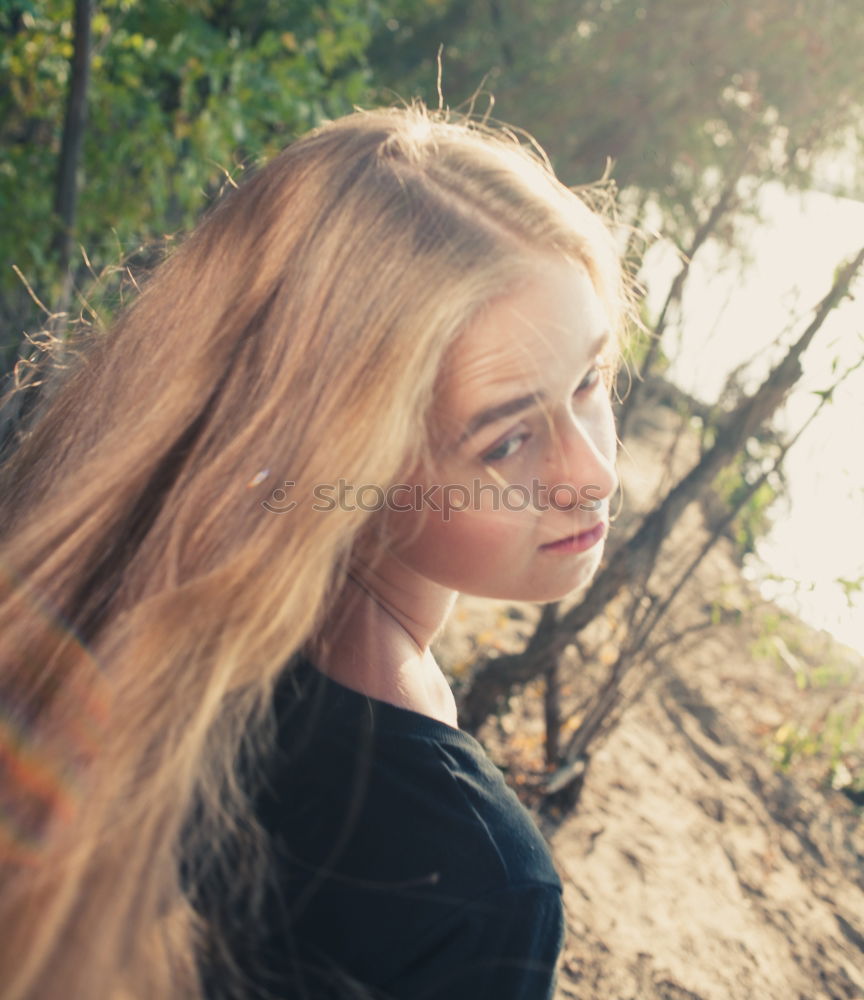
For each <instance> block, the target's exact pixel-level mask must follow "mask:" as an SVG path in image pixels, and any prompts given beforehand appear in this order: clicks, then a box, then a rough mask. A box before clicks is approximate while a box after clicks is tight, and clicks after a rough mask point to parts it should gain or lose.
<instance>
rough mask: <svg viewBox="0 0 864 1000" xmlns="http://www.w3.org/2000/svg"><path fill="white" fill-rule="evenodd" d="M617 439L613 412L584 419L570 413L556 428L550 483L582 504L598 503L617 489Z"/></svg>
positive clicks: (549, 460) (548, 469) (550, 457)
mask: <svg viewBox="0 0 864 1000" xmlns="http://www.w3.org/2000/svg"><path fill="white" fill-rule="evenodd" d="M616 450H617V440H616V436H615V425H614V423H613V420H612V415H611V413H610V414H609V415H608V416H604V417H603V418H602V419H600V420H598V419H592V420H583V419H580V418H579V417H578V416H575V415H573V414H570V415H569V416H568V417H566V418H564V419H563V420H562V421H561V422H560V426H558V427H556V428H555V433H554V434H553V439H552V444H551V454H550V456H549V459H548V465H547V470H546V473H547V480H548V482H547V486H548V488H549V489H550V490H554V488H555V487H556V486H558V487H561V489H559V490H558V492H559V493H560V494H563V493H564V492H566V493H567V494H568V495H569V496H571V497H572V498H573V500H574V501H578V502H579V503H580V504H581V505H582V506H587V505H592V506H594V505H599V503H601V502H603V501H606V500H608V499H609V498H610V497H611V496H612V495H613V494H614V493H615V491H616V490H617V489H618V473H617V472H616V470H615V453H616Z"/></svg>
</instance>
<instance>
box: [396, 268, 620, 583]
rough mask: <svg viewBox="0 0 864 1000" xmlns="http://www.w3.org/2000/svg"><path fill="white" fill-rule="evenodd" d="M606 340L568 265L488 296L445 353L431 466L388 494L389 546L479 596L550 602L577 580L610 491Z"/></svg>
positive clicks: (591, 294)
mask: <svg viewBox="0 0 864 1000" xmlns="http://www.w3.org/2000/svg"><path fill="white" fill-rule="evenodd" d="M607 341H608V332H607V320H606V315H605V311H604V309H603V307H602V305H601V302H600V300H599V298H598V296H597V294H596V292H595V290H594V286H593V284H592V282H591V280H590V278H589V276H588V273H587V271H586V270H585V269H584V267H582V266H581V265H579V264H576V263H572V262H569V261H563V260H552V259H550V260H545V259H541V260H538V266H537V277H536V279H535V280H533V281H532V282H531V283H530V284H529V285H528V286H527V287H525V288H523V289H522V290H520V291H517V292H515V293H514V294H512V295H510V296H508V297H506V298H505V299H502V300H499V301H497V302H496V303H495V304H494V305H492V306H490V307H489V308H488V309H487V310H486V311H485V312H484V313H483V314H482V315H481V317H480V318H479V319H478V320H477V321H476V322H475V323H474V324H473V325H472V326H471V327H470V328H469V329H468V330H467V331H466V332H465V333H464V334H463V335H462V337H461V338H460V339H459V341H457V343H456V344H454V346H453V349H452V350H451V352H450V354H449V356H448V361H447V364H446V366H445V369H444V371H443V373H442V379H441V383H440V392H439V394H438V396H437V398H436V403H435V407H434V413H433V418H434V440H433V446H434V455H435V463H436V464H435V468H434V469H427V470H422V471H418V472H416V473H415V474H413V475H412V476H410V477H409V478H408V479H407V480H406V482H405V486H406V489H405V490H404V491H402V492H401V496H398V495H397V496H395V499H396V500H401V501H402V502H401V503H400V504H399V506H400V507H401V508H402V509H401V510H400V511H399V512H397V513H393V514H392V515H391V521H390V527H391V529H393V530H395V540H394V542H393V544H392V547H391V553H392V554H393V555H396V556H397V558H398V559H399V560H400V561H401V562H403V563H404V564H405V565H406V566H407V567H409V568H410V569H411V570H413V571H415V572H416V573H419V574H420V575H422V576H424V577H426V578H428V579H429V580H431V581H434V582H435V583H438V584H440V585H442V586H445V587H448V588H451V589H453V590H458V591H461V592H463V593H469V594H475V595H478V596H483V597H492V598H500V599H507V600H524V601H541V602H542V601H553V600H557V599H559V598H561V597H563V596H565V595H566V594H568V593H570V592H571V591H573V590H576V589H578V588H581V587H584V586H585V585H586V584H587V583H588V582H589V580H590V579H591V577H592V576H593V574H594V572H595V571H596V569H597V567H598V565H599V563H600V559H601V556H602V553H603V546H604V539H605V534H606V530H607V528H608V522H609V499H610V497H611V496H612V494H613V493H614V492H615V489H616V487H617V477H616V473H615V468H614V463H615V451H616V437H615V428H614V424H613V419H612V408H611V403H610V399H609V394H608V390H607V387H606V384H605V382H604V378H603V367H604V364H605V363H606V361H607V359H608V343H607ZM408 487H410V490H409V489H408ZM394 506H395V504H394ZM436 507H437V508H438V509H435V508H436Z"/></svg>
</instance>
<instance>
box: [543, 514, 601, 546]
mask: <svg viewBox="0 0 864 1000" xmlns="http://www.w3.org/2000/svg"><path fill="white" fill-rule="evenodd" d="M605 534H606V522H605V521H598V523H597V524H595V525H594V527H593V528H589V529H588V530H587V531H583V532H581V533H580V534H578V535H569V536H568V537H567V538H559V539H558V541H557V542H547V543H546V544H545V545H541V546H540V549H541V551H542V552H585V551H586V549H590V548H592V547H593V546H594V545H596V544H597V543H598V542H599V541H600V539H601V538H602V537H603V536H604V535H605Z"/></svg>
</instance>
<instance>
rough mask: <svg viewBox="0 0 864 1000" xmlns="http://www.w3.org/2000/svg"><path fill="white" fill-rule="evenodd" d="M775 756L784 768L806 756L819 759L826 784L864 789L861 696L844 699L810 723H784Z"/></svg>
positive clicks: (774, 747) (777, 735)
mask: <svg viewBox="0 0 864 1000" xmlns="http://www.w3.org/2000/svg"><path fill="white" fill-rule="evenodd" d="M772 757H773V759H774V762H775V764H776V765H777V767H779V768H780V769H781V770H783V771H789V770H790V769H791V768H793V767H794V766H795V765H796V764H797V763H799V762H800V761H802V760H814V761H818V762H819V763H820V764H821V766H822V767H823V769H824V780H825V784H826V785H829V786H830V787H832V788H834V789H838V790H847V789H848V790H849V791H852V792H856V793H857V792H864V707H862V705H861V704H860V700H859V699H852V698H850V699H847V700H844V701H843V702H841V703H840V704H839V705H837V706H835V707H834V708H832V709H831V710H829V711H828V713H827V714H826V716H825V717H824V718H823V719H820V720H818V721H816V722H813V723H810V724H809V725H802V724H798V723H795V722H786V723H783V725H781V726H780V727H779V728H778V729H777V731H776V732H775V733H774V738H773V743H772Z"/></svg>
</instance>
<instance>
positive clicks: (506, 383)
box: [438, 261, 607, 405]
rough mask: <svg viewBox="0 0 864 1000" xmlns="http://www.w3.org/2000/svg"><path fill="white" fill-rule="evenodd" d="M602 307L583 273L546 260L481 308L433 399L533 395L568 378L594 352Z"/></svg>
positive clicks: (573, 266)
mask: <svg viewBox="0 0 864 1000" xmlns="http://www.w3.org/2000/svg"><path fill="white" fill-rule="evenodd" d="M606 326H607V323H606V315H605V310H604V308H603V305H602V303H601V301H600V299H599V297H598V296H597V293H596V292H595V290H594V286H593V283H592V282H591V279H590V277H589V276H588V273H587V271H586V269H585V268H584V267H583V266H582V265H581V264H578V263H573V262H570V261H553V262H550V264H549V265H548V266H547V267H545V268H544V269H543V270H542V271H538V273H537V274H536V276H532V279H531V280H530V281H529V282H528V283H526V285H525V286H524V287H523V288H521V289H519V290H518V291H517V292H515V293H514V294H512V295H508V296H507V297H506V298H504V299H501V300H499V301H497V302H495V303H493V304H491V305H490V306H488V307H487V308H486V309H485V310H483V312H482V313H481V315H480V316H479V317H478V319H477V320H476V321H475V322H474V323H473V324H472V325H471V326H470V327H469V328H468V329H467V330H465V331H464V333H463V334H462V335H461V336H460V337H459V339H458V340H457V341H456V342H455V344H454V345H453V348H452V349H451V351H450V354H449V356H448V359H447V363H446V365H445V368H444V371H443V372H442V376H443V377H442V379H441V381H440V390H439V394H438V399H439V401H440V402H441V403H443V404H445V405H448V404H450V405H452V404H453V403H454V402H456V401H457V397H458V398H459V399H460V401H462V402H464V403H465V404H470V403H471V402H472V401H476V402H478V403H479V402H482V400H481V399H480V397H484V398H485V397H487V396H490V395H495V394H498V393H500V392H504V391H506V390H509V389H518V388H522V389H525V390H527V391H533V389H534V388H535V386H534V382H535V381H536V380H537V379H538V378H539V379H541V380H545V381H548V380H549V379H554V378H555V376H556V375H557V374H561V375H566V376H567V377H572V375H573V372H574V371H576V370H578V368H579V367H580V366H581V365H584V364H589V363H590V361H591V360H592V358H593V357H594V356H595V355H596V353H597V342H598V340H599V339H600V338H601V336H602V335H603V333H604V331H605V330H606Z"/></svg>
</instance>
